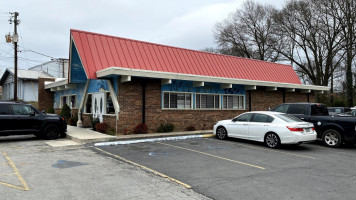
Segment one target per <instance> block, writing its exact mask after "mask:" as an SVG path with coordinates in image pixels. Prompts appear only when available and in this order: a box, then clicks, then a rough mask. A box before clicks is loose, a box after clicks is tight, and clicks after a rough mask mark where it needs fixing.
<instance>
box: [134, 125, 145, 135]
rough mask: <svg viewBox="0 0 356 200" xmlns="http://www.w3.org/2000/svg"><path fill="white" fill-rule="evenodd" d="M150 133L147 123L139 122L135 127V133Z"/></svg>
mask: <svg viewBox="0 0 356 200" xmlns="http://www.w3.org/2000/svg"><path fill="white" fill-rule="evenodd" d="M146 133H148V127H147V125H146V124H139V125H137V126H136V127H135V129H134V134H146Z"/></svg>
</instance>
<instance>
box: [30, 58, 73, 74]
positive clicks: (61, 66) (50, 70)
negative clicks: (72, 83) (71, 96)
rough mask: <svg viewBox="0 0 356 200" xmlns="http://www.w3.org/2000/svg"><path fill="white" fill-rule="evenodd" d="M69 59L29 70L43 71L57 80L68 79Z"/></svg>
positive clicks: (55, 60) (51, 62)
mask: <svg viewBox="0 0 356 200" xmlns="http://www.w3.org/2000/svg"><path fill="white" fill-rule="evenodd" d="M68 63H69V60H68V59H64V58H58V59H54V60H51V61H49V62H45V63H42V64H40V65H36V66H33V67H30V68H28V69H29V70H31V71H43V72H45V73H47V74H49V75H51V76H53V77H56V78H68Z"/></svg>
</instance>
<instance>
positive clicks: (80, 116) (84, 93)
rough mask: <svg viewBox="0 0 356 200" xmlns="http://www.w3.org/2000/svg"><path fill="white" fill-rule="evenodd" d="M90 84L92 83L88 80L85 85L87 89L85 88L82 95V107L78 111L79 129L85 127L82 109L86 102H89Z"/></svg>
mask: <svg viewBox="0 0 356 200" xmlns="http://www.w3.org/2000/svg"><path fill="white" fill-rule="evenodd" d="M89 82H90V79H87V82H86V83H85V87H84V90H83V94H82V100H81V101H80V105H79V109H78V122H77V127H80V128H82V127H83V121H82V109H83V106H84V102H86V100H87V92H88V87H89Z"/></svg>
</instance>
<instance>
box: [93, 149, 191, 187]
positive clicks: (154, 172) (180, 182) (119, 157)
mask: <svg viewBox="0 0 356 200" xmlns="http://www.w3.org/2000/svg"><path fill="white" fill-rule="evenodd" d="M93 148H94V149H96V150H98V151H101V152H103V153H105V154H107V155H110V156H113V157H115V158H118V159H120V160H122V161H124V162H126V163H129V164H132V165H134V166H136V167H139V168H141V169H143V170H145V171H148V172H150V173H153V174H156V175H158V176H161V177H163V178H168V179H169V180H171V181H173V182H176V183H178V184H180V185H182V186H184V187H186V188H188V189H190V188H192V187H191V186H190V185H188V184H185V183H183V182H182V181H179V180H177V179H175V178H172V177H169V176H167V175H165V174H162V173H160V172H158V171H156V170H153V169H151V168H148V167H146V166H143V165H140V164H138V163H135V162H133V161H130V160H127V159H126V158H123V157H121V156H118V155H116V154H112V153H110V152H107V151H105V150H102V149H99V148H97V147H93Z"/></svg>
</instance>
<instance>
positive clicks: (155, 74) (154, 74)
mask: <svg viewBox="0 0 356 200" xmlns="http://www.w3.org/2000/svg"><path fill="white" fill-rule="evenodd" d="M110 75H121V76H135V77H147V78H161V79H176V80H186V81H200V82H213V83H226V84H237V85H256V86H266V87H279V88H294V89H304V90H313V91H329V90H330V87H326V86H316V85H299V84H291V83H277V82H268V81H255V80H246V79H233V78H223V77H213V76H200V75H191V74H180V73H172V72H159V71H151V70H141V69H129V68H123V67H109V68H106V69H102V70H100V71H97V72H96V76H97V77H98V78H104V77H106V76H110Z"/></svg>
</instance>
